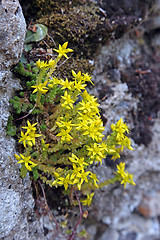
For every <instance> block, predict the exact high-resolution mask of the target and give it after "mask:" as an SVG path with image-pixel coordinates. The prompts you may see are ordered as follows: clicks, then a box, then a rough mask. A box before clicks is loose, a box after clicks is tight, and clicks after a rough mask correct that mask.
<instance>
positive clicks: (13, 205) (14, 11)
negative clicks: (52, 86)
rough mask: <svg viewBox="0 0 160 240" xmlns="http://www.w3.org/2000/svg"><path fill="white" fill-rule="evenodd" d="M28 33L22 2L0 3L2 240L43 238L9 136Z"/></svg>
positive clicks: (0, 235) (13, 143) (0, 232)
mask: <svg viewBox="0 0 160 240" xmlns="http://www.w3.org/2000/svg"><path fill="white" fill-rule="evenodd" d="M25 30H26V24H25V20H24V17H23V14H22V10H21V6H20V5H19V2H18V1H17V0H14V1H12V0H5V1H4V0H2V1H0V46H1V48H0V168H1V171H0V215H1V222H0V238H1V239H3V240H13V239H20V240H27V239H34V238H33V236H34V237H35V239H38V234H37V233H40V235H41V236H42V234H43V233H42V232H41V228H40V226H39V227H37V222H36V220H35V219H34V218H33V220H32V223H31V221H30V220H29V219H31V216H32V214H33V208H34V200H33V197H32V191H31V183H30V180H29V176H27V177H26V178H25V179H24V180H22V179H21V178H20V175H19V166H18V164H17V161H16V160H15V158H14V153H16V148H15V140H14V139H13V138H12V137H10V136H7V135H6V126H7V121H8V117H9V115H10V106H9V99H10V98H11V97H13V95H14V92H15V90H18V89H20V88H21V86H20V84H19V80H18V79H16V78H14V76H13V74H12V73H11V71H10V70H11V67H13V66H14V65H15V64H16V63H18V61H19V59H20V56H21V53H22V48H23V43H24V38H25ZM37 229H38V230H37ZM36 232H37V233H36ZM31 235H33V236H31ZM30 236H31V237H30Z"/></svg>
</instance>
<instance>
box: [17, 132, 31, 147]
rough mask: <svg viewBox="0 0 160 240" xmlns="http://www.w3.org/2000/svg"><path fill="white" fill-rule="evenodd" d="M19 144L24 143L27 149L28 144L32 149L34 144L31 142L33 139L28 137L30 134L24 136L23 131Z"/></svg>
mask: <svg viewBox="0 0 160 240" xmlns="http://www.w3.org/2000/svg"><path fill="white" fill-rule="evenodd" d="M19 142H23V145H24V147H25V148H26V144H28V145H29V146H31V147H32V145H33V144H32V142H31V137H30V136H28V134H26V133H25V134H24V133H23V132H22V131H21V138H20V139H19Z"/></svg>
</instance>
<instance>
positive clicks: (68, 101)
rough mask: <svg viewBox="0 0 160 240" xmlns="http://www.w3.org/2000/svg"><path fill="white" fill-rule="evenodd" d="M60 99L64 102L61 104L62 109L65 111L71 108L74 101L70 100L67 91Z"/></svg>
mask: <svg viewBox="0 0 160 240" xmlns="http://www.w3.org/2000/svg"><path fill="white" fill-rule="evenodd" d="M62 98H63V99H64V100H65V102H64V103H62V107H64V108H67V109H71V108H73V103H74V101H73V100H72V99H71V95H70V94H68V92H67V91H65V93H64V96H62Z"/></svg>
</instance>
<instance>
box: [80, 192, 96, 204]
mask: <svg viewBox="0 0 160 240" xmlns="http://www.w3.org/2000/svg"><path fill="white" fill-rule="evenodd" d="M93 196H94V193H91V194H87V199H85V200H81V202H82V204H83V205H88V206H90V205H91V203H92V198H93Z"/></svg>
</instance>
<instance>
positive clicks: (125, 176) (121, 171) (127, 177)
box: [116, 162, 136, 188]
mask: <svg viewBox="0 0 160 240" xmlns="http://www.w3.org/2000/svg"><path fill="white" fill-rule="evenodd" d="M117 169H118V170H117V173H116V174H117V175H118V177H119V180H120V181H121V184H124V188H125V187H126V184H127V183H130V184H132V185H136V184H135V182H134V181H133V175H131V174H130V173H129V172H127V171H125V163H122V162H121V163H120V164H119V165H118V164H117Z"/></svg>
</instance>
